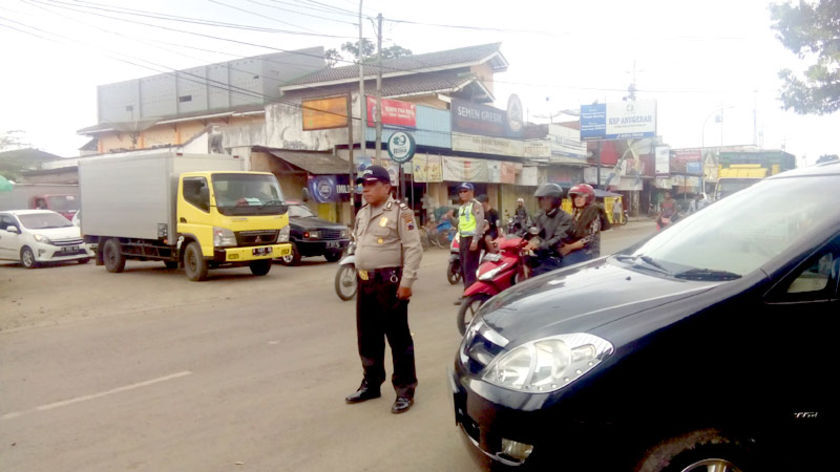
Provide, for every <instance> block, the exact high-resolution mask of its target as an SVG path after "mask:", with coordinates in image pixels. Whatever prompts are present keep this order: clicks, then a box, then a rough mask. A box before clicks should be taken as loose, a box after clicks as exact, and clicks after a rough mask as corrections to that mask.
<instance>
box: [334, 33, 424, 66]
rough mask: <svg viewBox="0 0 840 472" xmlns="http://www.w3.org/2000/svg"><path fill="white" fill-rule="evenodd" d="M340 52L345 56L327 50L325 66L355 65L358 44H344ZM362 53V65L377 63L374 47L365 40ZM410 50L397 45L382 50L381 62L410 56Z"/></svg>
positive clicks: (335, 50)
mask: <svg viewBox="0 0 840 472" xmlns="http://www.w3.org/2000/svg"><path fill="white" fill-rule="evenodd" d="M341 50H342V51H344V53H345V54H346V55H343V54H342V53H340V52H338V50H337V49H327V51H326V53H325V55H324V56H325V59H326V60H327V65H328V66H329V67H336V66H342V65H347V64H350V63H355V62H356V61H357V57H358V54H359V42H358V41H356V42H350V41H348V42H346V43H344V44H342V45H341ZM362 52H364V57H363V58H362V62H363V63H364V64H375V63H376V61H377V54H376V47H375V46H374V45H373V43H372V42H371V41H369V40H367V39H364V40H363V41H362ZM410 55H411V50H410V49H406V48H404V47H402V46H399V45H396V44H395V45H393V46H390V47H387V48H382V60H383V61H387V60H388V59H396V58H398V57H403V56H410Z"/></svg>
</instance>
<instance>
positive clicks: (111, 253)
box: [102, 238, 125, 273]
mask: <svg viewBox="0 0 840 472" xmlns="http://www.w3.org/2000/svg"><path fill="white" fill-rule="evenodd" d="M102 259H103V261H105V269H107V270H108V272H114V273H118V272H122V271H124V270H125V256H124V255H123V253H122V248H121V247H120V241H119V240H118V239H116V238H111V239H109V240H107V241H105V245H104V246H102Z"/></svg>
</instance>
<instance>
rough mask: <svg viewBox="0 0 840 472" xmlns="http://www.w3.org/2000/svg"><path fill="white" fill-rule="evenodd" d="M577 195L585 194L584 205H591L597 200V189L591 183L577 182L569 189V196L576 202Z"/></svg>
mask: <svg viewBox="0 0 840 472" xmlns="http://www.w3.org/2000/svg"><path fill="white" fill-rule="evenodd" d="M576 195H583V196H585V197H586V203H584V205H589V204H590V203H592V202H593V201H594V200H595V189H594V188H592V186H591V185H589V184H577V185H575V186H574V187H572V188H571V189H570V190H569V197H570V198H572V204H574V198H575V196H576Z"/></svg>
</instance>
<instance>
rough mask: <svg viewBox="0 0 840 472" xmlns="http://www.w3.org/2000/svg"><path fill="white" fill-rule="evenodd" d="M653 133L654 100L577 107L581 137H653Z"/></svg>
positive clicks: (654, 132) (606, 138)
mask: <svg viewBox="0 0 840 472" xmlns="http://www.w3.org/2000/svg"><path fill="white" fill-rule="evenodd" d="M654 136H656V101H655V100H637V101H629V102H617V103H596V104H593V105H583V106H581V107H580V137H581V139H583V140H589V139H591V140H608V139H632V138H652V137H654Z"/></svg>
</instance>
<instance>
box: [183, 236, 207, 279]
mask: <svg viewBox="0 0 840 472" xmlns="http://www.w3.org/2000/svg"><path fill="white" fill-rule="evenodd" d="M184 272H186V273H187V278H188V279H190V280H192V281H193V282H200V281H202V280H205V279H207V261H206V260H205V259H204V255H203V254H201V246H199V245H198V243H197V242H195V241H193V242H191V243H189V244H187V249H186V250H184Z"/></svg>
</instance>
